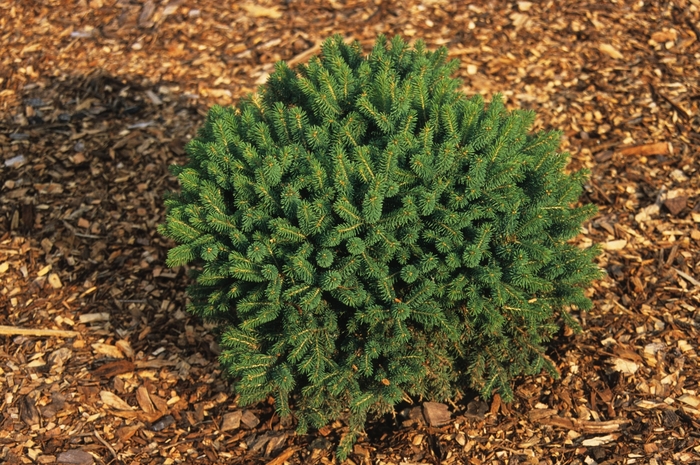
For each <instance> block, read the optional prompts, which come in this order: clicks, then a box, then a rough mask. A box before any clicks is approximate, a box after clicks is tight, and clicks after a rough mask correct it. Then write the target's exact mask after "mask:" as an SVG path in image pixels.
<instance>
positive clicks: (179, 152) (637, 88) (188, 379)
mask: <svg viewBox="0 0 700 465" xmlns="http://www.w3.org/2000/svg"><path fill="white" fill-rule="evenodd" d="M380 32H383V33H385V34H387V35H389V36H393V35H394V34H396V33H400V34H402V35H403V36H405V37H407V38H409V39H411V40H413V39H417V38H423V39H425V40H426V42H427V43H428V45H429V46H430V47H437V46H440V45H446V46H448V47H449V49H450V53H451V55H452V56H454V57H455V58H459V59H460V60H461V63H462V65H461V68H460V70H459V75H460V77H461V78H463V80H464V91H465V92H466V93H467V94H469V95H472V94H474V93H482V94H484V95H485V96H486V97H487V99H490V96H492V95H493V94H494V93H496V92H501V93H503V94H504V95H505V97H506V99H507V102H508V106H509V107H511V108H523V107H524V108H531V109H534V110H535V111H536V112H537V113H538V115H539V117H538V122H537V125H538V127H541V128H557V129H561V130H563V131H564V133H565V136H564V139H563V142H562V148H563V149H564V150H568V151H570V152H571V153H572V155H573V159H572V166H573V167H576V168H579V167H588V168H590V169H591V170H592V177H591V180H590V183H589V184H588V186H587V189H586V195H585V198H584V199H583V200H584V201H588V202H594V203H595V204H597V205H598V206H599V208H600V213H599V214H598V215H597V216H596V217H595V218H594V219H593V220H592V221H590V222H589V223H587V224H586V225H585V228H584V231H583V234H582V235H581V237H580V239H579V242H580V243H581V244H582V245H588V244H590V243H593V242H595V243H602V244H603V247H604V248H605V252H604V253H603V255H602V256H601V257H600V266H601V267H602V268H604V269H605V270H606V271H607V274H608V276H607V277H606V278H605V279H603V280H601V281H599V282H597V283H596V284H595V285H594V286H593V288H592V289H591V290H590V294H591V296H592V298H593V299H594V301H595V309H594V310H593V311H591V312H589V313H588V314H584V315H580V320H581V322H582V324H583V326H584V332H583V333H582V334H580V335H572V334H570V333H569V332H568V331H562V333H561V334H560V335H559V337H558V338H557V340H556V341H554V343H553V345H552V349H551V351H550V356H551V357H552V359H553V360H554V362H555V363H556V365H557V367H558V369H559V370H560V372H561V379H559V380H553V379H550V378H549V377H547V376H537V377H529V378H523V379H521V380H519V381H518V383H517V390H516V392H517V397H516V400H515V401H514V402H512V403H510V404H504V403H501V402H500V400H499V398H498V397H496V398H495V399H493V400H492V401H490V402H489V403H485V402H483V401H482V400H480V399H479V398H477V397H474V396H467V397H465V398H463V399H459V400H455V402H454V403H453V404H452V405H450V406H449V409H450V412H451V415H452V419H451V422H450V423H449V424H447V425H445V426H441V427H434V426H430V425H427V424H425V422H424V421H422V420H421V415H420V413H421V411H420V406H418V407H419V408H411V406H405V411H403V412H404V413H406V415H404V416H402V415H398V416H397V417H396V418H395V419H392V418H386V419H379V420H376V421H373V422H372V423H371V424H370V425H368V428H367V433H368V434H367V436H366V437H364V438H362V439H361V441H360V442H359V443H358V444H357V446H356V447H355V449H354V453H353V454H352V455H351V458H350V460H348V462H347V463H348V464H351V463H352V464H370V463H371V464H398V463H402V464H409V463H410V464H419V463H420V464H422V463H427V464H437V463H443V464H473V465H477V464H482V463H483V464H486V463H488V464H526V463H527V464H554V463H557V464H586V465H591V464H596V463H598V464H613V463H615V464H617V463H623V464H633V463H638V464H653V465H660V464H681V463H698V461H699V460H700V432H699V431H700V410H699V409H700V385H699V384H698V383H699V381H700V366H699V365H698V345H699V343H700V339H699V333H698V325H700V311H699V307H700V282H699V280H700V253H699V252H698V251H699V249H700V230H699V227H698V226H699V224H700V195H699V194H700V176H698V170H699V169H700V161H699V159H700V155H699V152H698V150H699V147H700V133H699V131H700V129H699V128H700V116H698V115H699V113H700V111H699V110H700V109H699V106H700V103H699V102H700V80H699V78H698V77H699V75H700V71H699V67H698V66H697V63H698V60H699V59H700V42H699V40H700V2H699V1H698V0H674V1H673V2H665V1H664V2H662V1H658V0H652V1H644V2H641V1H637V0H635V1H630V0H617V1H615V0H610V1H607V2H593V1H585V0H584V1H576V2H573V1H567V0H559V1H555V0H550V1H546V2H533V3H530V2H525V1H521V2H506V1H503V0H494V1H490V2H485V1H484V2H480V1H476V2H473V3H472V4H470V5H466V2H454V1H450V0H425V1H423V2H420V1H416V0H405V1H398V0H397V1H394V2H390V1H381V0H376V1H374V2H366V1H359V0H357V1H356V0H346V1H342V0H336V1H333V0H331V1H328V2H322V1H301V0H288V1H272V0H269V1H258V2H255V1H252V0H251V1H245V0H241V1H221V0H217V1H213V0H197V1H194V0H170V1H168V0H162V1H153V0H147V1H141V0H138V1H137V0H89V1H87V0H79V1H68V0H43V1H38V0H36V1H32V0H22V1H21V2H19V1H15V0H9V1H8V0H0V50H2V53H0V158H1V160H0V325H1V326H0V392H1V393H2V397H1V398H0V403H1V404H0V461H4V463H8V464H18V463H39V464H48V463H73V464H80V463H84V464H90V463H97V464H174V463H198V464H208V463H211V464H215V463H216V464H219V463H230V464H258V463H260V464H263V463H264V464H270V465H282V464H284V463H290V464H301V463H304V464H316V463H336V460H335V458H334V455H333V450H332V445H333V444H335V443H336V442H337V440H338V438H339V436H340V435H341V434H342V432H343V428H344V425H343V424H342V423H340V422H338V423H335V424H333V425H330V426H329V427H328V428H324V429H322V430H321V431H318V432H314V433H312V434H309V435H307V436H297V435H295V434H294V432H293V430H294V426H293V425H291V424H289V423H286V422H284V421H280V419H279V418H278V417H277V416H276V415H274V410H273V408H272V407H271V406H270V405H267V404H262V405H257V406H255V407H254V408H250V409H245V410H242V409H240V408H238V407H237V406H236V396H235V393H232V392H231V391H230V388H229V385H228V384H227V382H226V381H225V380H224V379H222V377H221V369H220V367H219V365H218V363H217V362H216V354H217V352H218V348H217V345H216V342H215V338H214V336H213V333H212V331H213V328H212V327H211V326H208V325H206V324H203V323H202V322H201V321H200V320H198V319H195V318H192V317H191V316H189V315H188V314H186V313H185V312H184V304H185V301H186V296H185V294H184V289H185V286H186V285H187V277H186V273H185V271H184V270H182V269H177V270H169V269H167V267H165V265H164V258H165V255H166V252H167V249H168V248H169V247H170V246H172V244H171V243H169V242H168V241H165V240H164V239H163V238H161V237H160V236H159V235H158V234H157V232H156V226H157V224H158V223H160V222H161V221H162V220H163V214H164V209H163V206H162V200H161V199H162V195H163V193H164V192H165V191H167V190H172V189H176V188H177V184H176V182H175V180H174V178H173V177H171V176H169V174H168V172H167V166H168V165H169V164H171V163H183V162H184V160H185V158H184V152H183V146H184V144H185V143H186V142H187V140H188V139H190V138H191V137H192V136H193V135H194V134H195V131H196V129H197V127H198V126H199V125H200V123H201V122H202V119H203V117H204V115H205V114H206V111H207V108H208V107H209V106H211V105H212V104H214V103H219V104H230V103H233V102H235V101H236V100H237V99H238V98H240V97H241V96H243V95H245V93H247V92H250V91H253V90H254V89H255V88H256V86H257V85H259V84H261V83H263V82H264V81H265V78H266V76H267V74H268V72H269V71H270V70H271V69H272V66H273V64H274V62H275V61H276V60H280V59H284V60H288V61H291V62H293V63H299V62H303V61H305V60H306V59H308V57H309V56H311V55H312V54H314V53H317V52H318V47H319V44H320V41H321V40H322V39H323V38H325V37H327V36H329V35H331V34H333V33H342V34H343V35H345V36H346V37H348V38H353V39H357V40H360V41H361V42H362V43H363V44H364V45H365V46H366V47H369V46H370V44H371V43H372V42H373V41H374V39H375V37H376V35H377V34H378V33H380ZM403 408H404V406H402V409H403Z"/></svg>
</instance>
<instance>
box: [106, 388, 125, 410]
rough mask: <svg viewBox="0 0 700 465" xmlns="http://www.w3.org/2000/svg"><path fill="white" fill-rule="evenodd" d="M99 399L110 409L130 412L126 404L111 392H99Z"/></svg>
mask: <svg viewBox="0 0 700 465" xmlns="http://www.w3.org/2000/svg"><path fill="white" fill-rule="evenodd" d="M100 399H102V402H104V404H105V405H107V406H108V407H110V408H113V409H116V410H132V408H131V406H130V405H129V404H127V403H126V402H125V401H124V400H123V399H122V398H121V397H119V396H118V395H116V394H114V393H112V392H109V391H101V392H100Z"/></svg>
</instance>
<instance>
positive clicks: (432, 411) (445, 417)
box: [423, 402, 452, 426]
mask: <svg viewBox="0 0 700 465" xmlns="http://www.w3.org/2000/svg"><path fill="white" fill-rule="evenodd" d="M423 416H424V417H425V421H427V422H428V425H430V426H442V425H446V424H448V423H449V422H450V421H451V420H452V414H451V413H450V410H449V407H448V406H447V405H445V404H441V403H438V402H424V403H423Z"/></svg>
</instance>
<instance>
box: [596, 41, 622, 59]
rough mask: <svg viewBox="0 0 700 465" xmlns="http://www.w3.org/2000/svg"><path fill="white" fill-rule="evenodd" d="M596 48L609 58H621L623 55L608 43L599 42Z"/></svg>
mask: <svg viewBox="0 0 700 465" xmlns="http://www.w3.org/2000/svg"><path fill="white" fill-rule="evenodd" d="M598 49H599V50H600V51H601V52H603V53H605V54H606V55H608V56H609V57H610V58H615V59H616V60H621V59H622V58H624V57H625V56H624V55H623V54H622V53H620V52H619V51H618V50H617V49H616V48H615V47H613V46H612V45H610V44H600V46H598Z"/></svg>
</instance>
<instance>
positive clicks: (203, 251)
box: [160, 36, 598, 457]
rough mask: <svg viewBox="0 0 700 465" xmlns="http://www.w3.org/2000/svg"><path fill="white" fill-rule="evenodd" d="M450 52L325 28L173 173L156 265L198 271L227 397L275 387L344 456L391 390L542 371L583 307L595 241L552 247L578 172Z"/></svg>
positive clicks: (563, 236) (494, 388) (422, 394)
mask: <svg viewBox="0 0 700 465" xmlns="http://www.w3.org/2000/svg"><path fill="white" fill-rule="evenodd" d="M446 57H447V51H446V50H445V49H444V48H442V49H439V50H437V51H435V52H429V51H427V50H426V49H425V45H424V44H423V43H422V42H417V43H416V44H415V46H414V47H409V46H408V45H407V44H406V43H405V42H403V41H402V40H401V39H400V38H398V37H397V38H395V39H393V40H392V41H390V42H388V41H387V40H386V39H385V38H384V37H382V36H380V37H379V39H378V41H377V43H376V45H375V47H374V49H373V50H372V52H371V53H370V54H369V55H368V56H365V55H363V53H362V50H361V47H360V44H359V43H354V44H352V45H348V44H345V43H344V42H343V40H342V38H341V37H340V36H335V37H333V38H331V39H329V40H327V41H326V42H325V43H324V45H323V48H322V53H321V56H320V57H314V58H312V59H311V61H310V62H309V64H308V65H302V66H299V67H297V68H296V69H290V68H289V67H288V66H287V65H286V64H285V63H278V64H277V67H276V70H275V72H274V73H273V74H272V75H271V76H270V78H269V80H268V81H267V83H266V84H265V85H264V86H262V87H261V88H260V89H259V92H258V93H257V94H254V95H251V96H249V97H247V98H246V99H244V100H242V101H241V102H240V103H239V104H238V105H237V106H235V107H231V108H222V107H219V106H215V107H213V108H212V109H211V110H210V112H209V115H208V118H207V120H206V123H205V124H204V127H203V128H202V129H201V130H200V131H199V133H198V136H197V137H196V138H195V139H194V140H192V141H191V142H190V143H189V144H188V145H187V153H188V155H189V162H188V164H187V165H186V166H183V167H180V166H175V167H173V168H172V169H173V172H174V173H175V174H176V175H177V177H178V178H179V181H180V184H181V187H182V190H181V192H180V193H178V194H172V195H170V196H169V197H168V198H167V200H166V205H167V208H168V213H167V219H166V222H165V223H164V224H163V225H161V229H160V230H161V233H162V234H164V235H165V236H167V237H169V238H172V239H174V240H175V241H177V242H178V243H179V244H180V245H177V246H176V247H174V248H172V249H171V250H170V252H169V254H168V261H167V263H168V265H169V266H178V265H184V264H192V265H195V266H194V267H193V274H194V277H195V279H196V284H193V285H192V286H191V287H190V288H189V296H190V298H191V303H190V304H189V310H190V311H191V312H193V313H194V314H196V315H200V316H202V317H204V318H205V319H208V320H211V321H215V322H218V323H219V327H220V329H221V347H222V350H223V351H222V354H221V357H220V361H221V364H222V366H223V367H224V368H225V369H226V370H227V372H228V374H230V375H231V377H232V379H233V383H234V384H233V385H234V389H235V391H236V392H237V393H238V394H240V404H241V405H246V404H251V403H254V402H257V401H261V400H264V399H266V398H268V396H273V397H274V400H275V405H276V408H277V410H278V412H279V414H280V415H282V416H287V415H290V414H293V415H294V416H295V418H296V420H297V424H298V430H299V431H300V432H304V431H306V430H307V428H308V427H310V426H312V427H316V428H318V427H322V426H324V425H326V424H328V423H329V422H330V421H333V420H336V419H344V420H345V421H347V424H348V426H349V428H348V430H349V432H348V433H347V434H345V436H344V437H343V439H342V440H341V443H340V448H339V451H338V453H339V456H340V457H345V456H346V454H347V453H348V451H349V450H350V447H351V446H352V444H353V443H354V442H355V440H356V438H357V436H358V434H360V433H361V432H362V429H363V426H364V424H365V421H366V419H367V416H368V414H382V413H386V412H390V411H392V410H393V406H394V405H395V404H397V403H398V402H400V401H401V400H402V399H405V400H408V399H412V398H413V399H429V400H435V401H444V400H445V399H448V398H450V397H451V396H454V395H455V394H457V393H459V392H460V391H463V390H464V389H466V388H473V389H475V390H477V391H478V392H480V393H481V394H482V395H483V396H484V397H488V396H490V395H491V394H492V393H494V392H498V393H500V395H501V396H502V397H503V398H504V399H505V400H508V399H511V398H512V391H511V383H512V380H513V378H514V377H515V376H517V375H520V374H534V373H539V372H541V371H542V369H546V370H547V371H549V372H550V373H551V374H553V375H556V369H555V367H554V366H553V365H552V363H551V362H549V361H548V359H547V357H546V356H545V354H544V350H545V343H546V342H547V341H548V340H549V339H550V337H551V336H552V335H553V334H554V333H556V332H557V331H558V330H559V328H560V327H561V325H562V323H567V324H569V325H571V326H576V325H575V321H574V320H573V318H572V317H570V316H569V314H568V313H567V309H568V308H572V307H574V308H579V309H587V308H589V307H590V306H591V302H590V300H589V299H588V298H586V296H585V295H584V288H585V286H587V285H588V284H589V283H590V282H591V280H592V279H594V278H595V277H596V276H597V274H598V269H597V267H596V266H595V265H594V264H593V261H592V259H593V257H594V256H595V254H596V251H595V249H594V248H591V249H588V250H582V249H579V248H577V247H575V246H573V245H571V244H569V243H567V241H568V240H570V239H571V238H573V237H574V236H575V235H576V234H577V233H578V232H579V230H580V228H581V223H582V221H583V220H585V219H586V218H588V217H590V216H591V215H592V213H593V212H594V211H595V208H594V207H593V206H592V205H586V206H579V207H576V208H574V207H572V204H574V203H575V202H576V201H577V199H578V197H579V195H580V194H581V191H582V184H583V181H584V179H585V175H584V173H582V172H577V173H572V174H567V173H566V172H565V171H564V167H565V165H566V164H567V161H568V157H569V155H568V154H567V153H560V152H558V151H557V148H558V145H559V139H560V133H558V132H536V133H528V130H529V128H530V127H531V125H532V123H533V120H534V119H535V114H534V113H533V112H531V111H518V110H516V111H512V112H509V111H507V110H506V109H505V107H504V105H503V103H502V101H501V99H500V97H499V96H497V97H494V99H493V100H492V101H491V102H490V103H489V104H488V105H487V106H485V104H484V101H483V99H482V98H481V97H480V96H476V97H473V98H467V97H466V96H465V95H464V94H463V93H462V92H460V91H459V90H458V89H459V87H460V81H458V80H456V79H452V78H450V74H451V73H453V72H454V71H455V70H456V68H457V67H458V63H457V62H456V61H449V62H448V61H447V59H446Z"/></svg>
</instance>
